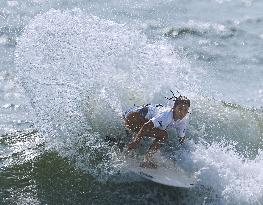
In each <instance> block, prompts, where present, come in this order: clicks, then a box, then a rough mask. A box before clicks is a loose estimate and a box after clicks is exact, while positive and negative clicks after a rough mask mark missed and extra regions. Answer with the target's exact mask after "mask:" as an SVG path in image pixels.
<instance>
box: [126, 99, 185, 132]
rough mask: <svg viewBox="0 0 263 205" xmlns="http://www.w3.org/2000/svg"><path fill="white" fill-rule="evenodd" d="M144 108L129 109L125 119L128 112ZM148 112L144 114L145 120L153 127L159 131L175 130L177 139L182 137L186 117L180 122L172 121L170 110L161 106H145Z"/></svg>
mask: <svg viewBox="0 0 263 205" xmlns="http://www.w3.org/2000/svg"><path fill="white" fill-rule="evenodd" d="M143 107H144V106H139V107H137V106H135V107H133V108H131V109H129V110H128V111H127V112H126V114H125V117H126V116H127V114H128V113H130V112H140V110H141V109H142V108H143ZM146 107H147V108H148V112H147V113H145V116H144V117H145V118H146V119H148V120H151V121H152V122H153V125H154V127H156V128H159V129H161V130H166V129H169V128H174V129H176V132H177V135H178V137H184V136H185V131H186V126H187V124H188V115H186V117H184V118H183V119H182V120H180V119H178V120H176V121H175V120H174V119H173V112H172V109H171V108H168V107H163V106H161V105H151V104H150V105H147V106H146Z"/></svg>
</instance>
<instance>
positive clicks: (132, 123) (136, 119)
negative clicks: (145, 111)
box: [124, 112, 148, 133]
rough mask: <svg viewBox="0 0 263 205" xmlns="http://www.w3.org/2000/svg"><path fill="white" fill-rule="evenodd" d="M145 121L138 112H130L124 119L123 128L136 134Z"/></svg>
mask: <svg viewBox="0 0 263 205" xmlns="http://www.w3.org/2000/svg"><path fill="white" fill-rule="evenodd" d="M147 121H148V120H147V119H145V118H144V117H142V116H141V114H140V113H139V112H131V113H129V114H128V115H127V116H126V118H124V124H125V126H126V127H127V128H128V129H129V130H131V131H132V132H136V133H137V132H139V131H140V129H141V127H142V126H143V125H144V123H146V122H147Z"/></svg>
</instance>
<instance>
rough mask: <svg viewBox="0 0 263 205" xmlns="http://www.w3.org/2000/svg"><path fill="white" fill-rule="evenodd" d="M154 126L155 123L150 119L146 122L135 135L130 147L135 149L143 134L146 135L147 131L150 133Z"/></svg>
mask: <svg viewBox="0 0 263 205" xmlns="http://www.w3.org/2000/svg"><path fill="white" fill-rule="evenodd" d="M153 128H154V125H153V123H152V121H148V122H146V123H144V124H143V126H142V127H141V129H140V131H139V132H138V133H137V134H136V136H135V137H134V139H133V141H132V142H131V143H130V144H128V149H135V148H136V147H137V145H138V144H139V143H140V141H141V139H142V138H143V136H144V135H146V134H147V133H150V132H151V130H152V129H153Z"/></svg>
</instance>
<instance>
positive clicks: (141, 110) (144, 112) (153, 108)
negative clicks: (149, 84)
mask: <svg viewBox="0 0 263 205" xmlns="http://www.w3.org/2000/svg"><path fill="white" fill-rule="evenodd" d="M172 93H173V92H172ZM169 100H173V101H174V104H173V107H172V108H168V107H164V106H162V105H160V104H159V105H151V104H147V105H145V106H140V107H134V108H132V109H130V110H128V111H127V112H126V114H125V116H124V123H125V126H126V127H127V128H128V129H129V130H131V131H132V132H134V133H135V134H134V137H133V139H132V141H131V142H130V143H129V144H128V150H132V149H136V148H137V146H138V144H139V143H140V141H141V140H142V139H143V137H144V136H149V137H153V138H155V139H154V141H153V143H152V144H151V146H150V148H149V149H148V151H147V152H146V154H145V156H144V160H143V162H142V163H141V166H142V167H146V168H156V165H155V164H154V163H153V162H152V159H153V155H154V154H155V153H156V152H157V151H158V150H159V149H160V146H161V144H163V143H164V142H165V141H166V140H167V139H168V133H167V129H169V128H174V129H176V132H177V135H178V137H179V143H180V144H183V143H184V141H185V130H186V126H187V116H188V115H187V114H188V110H189V107H190V100H189V99H188V98H187V97H185V96H181V95H180V96H179V97H176V96H175V95H174V93H173V96H172V98H169Z"/></svg>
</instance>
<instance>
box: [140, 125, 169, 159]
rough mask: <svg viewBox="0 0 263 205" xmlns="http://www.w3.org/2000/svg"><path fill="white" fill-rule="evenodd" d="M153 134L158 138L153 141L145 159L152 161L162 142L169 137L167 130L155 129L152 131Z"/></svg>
mask: <svg viewBox="0 0 263 205" xmlns="http://www.w3.org/2000/svg"><path fill="white" fill-rule="evenodd" d="M151 135H152V136H153V137H155V138H156V139H155V140H154V141H153V143H152V144H151V146H150V148H149V149H148V151H147V153H146V154H145V157H144V161H152V159H153V155H154V154H155V153H156V152H157V151H158V150H159V149H160V147H161V144H162V143H164V142H165V141H166V139H167V138H168V134H167V132H166V131H165V130H160V129H153V133H151ZM156 136H157V137H156Z"/></svg>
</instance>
